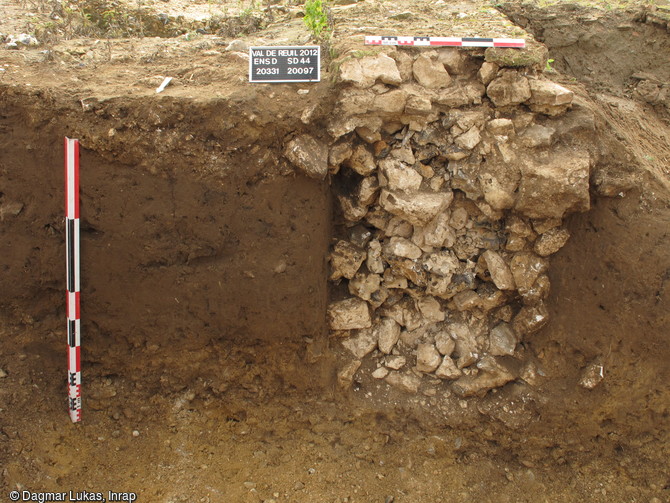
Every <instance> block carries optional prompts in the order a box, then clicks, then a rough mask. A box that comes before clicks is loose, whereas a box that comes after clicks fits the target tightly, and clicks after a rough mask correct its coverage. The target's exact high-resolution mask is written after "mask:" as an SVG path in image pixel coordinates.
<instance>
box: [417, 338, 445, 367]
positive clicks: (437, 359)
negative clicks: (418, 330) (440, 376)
mask: <svg viewBox="0 0 670 503" xmlns="http://www.w3.org/2000/svg"><path fill="white" fill-rule="evenodd" d="M440 363H442V356H441V355H440V353H439V351H438V350H437V349H435V346H434V345H433V344H419V346H418V347H417V349H416V369H417V370H418V371H419V372H425V373H430V372H434V371H435V370H436V369H437V367H439V366H440Z"/></svg>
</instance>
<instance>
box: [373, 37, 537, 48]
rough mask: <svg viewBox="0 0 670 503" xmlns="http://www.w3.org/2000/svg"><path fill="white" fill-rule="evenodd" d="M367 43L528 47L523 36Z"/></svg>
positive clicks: (387, 39) (384, 39) (393, 39)
mask: <svg viewBox="0 0 670 503" xmlns="http://www.w3.org/2000/svg"><path fill="white" fill-rule="evenodd" d="M365 45H402V46H431V47H440V46H442V47H515V48H517V49H522V48H524V47H526V41H525V40H524V39H522V38H479V37H390V36H389V37H377V36H373V37H365Z"/></svg>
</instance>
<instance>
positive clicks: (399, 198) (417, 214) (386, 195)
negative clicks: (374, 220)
mask: <svg viewBox="0 0 670 503" xmlns="http://www.w3.org/2000/svg"><path fill="white" fill-rule="evenodd" d="M453 198H454V195H453V193H452V192H451V191H449V192H439V193H417V194H412V195H405V194H402V193H400V192H392V191H389V190H386V189H383V190H382V192H381V194H380V196H379V204H380V205H381V207H382V208H384V209H385V210H386V211H388V212H389V213H392V214H393V215H396V216H399V217H401V218H403V219H404V220H407V221H408V222H410V223H412V224H414V225H426V224H427V223H428V222H430V221H431V220H432V219H433V218H435V217H436V216H437V214H438V213H440V212H442V211H444V210H445V209H446V208H447V207H448V206H449V205H450V204H451V201H452V200H453Z"/></svg>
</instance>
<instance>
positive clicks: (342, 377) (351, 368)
mask: <svg viewBox="0 0 670 503" xmlns="http://www.w3.org/2000/svg"><path fill="white" fill-rule="evenodd" d="M360 367H361V361H360V360H353V361H351V362H349V363H347V364H346V365H345V366H344V367H343V368H342V369H340V370H339V371H338V373H337V383H338V385H339V386H340V388H341V389H349V388H350V387H351V385H352V383H353V382H354V376H355V375H356V372H358V369H359V368H360Z"/></svg>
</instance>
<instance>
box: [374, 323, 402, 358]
mask: <svg viewBox="0 0 670 503" xmlns="http://www.w3.org/2000/svg"><path fill="white" fill-rule="evenodd" d="M373 331H374V333H375V336H376V337H377V344H378V346H379V351H381V352H382V353H384V354H386V355H388V354H389V353H391V351H393V348H394V347H395V345H396V343H397V342H398V339H400V325H398V323H396V321H395V320H392V319H391V318H382V319H381V320H380V321H379V322H378V323H376V324H375V327H374V329H373Z"/></svg>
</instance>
